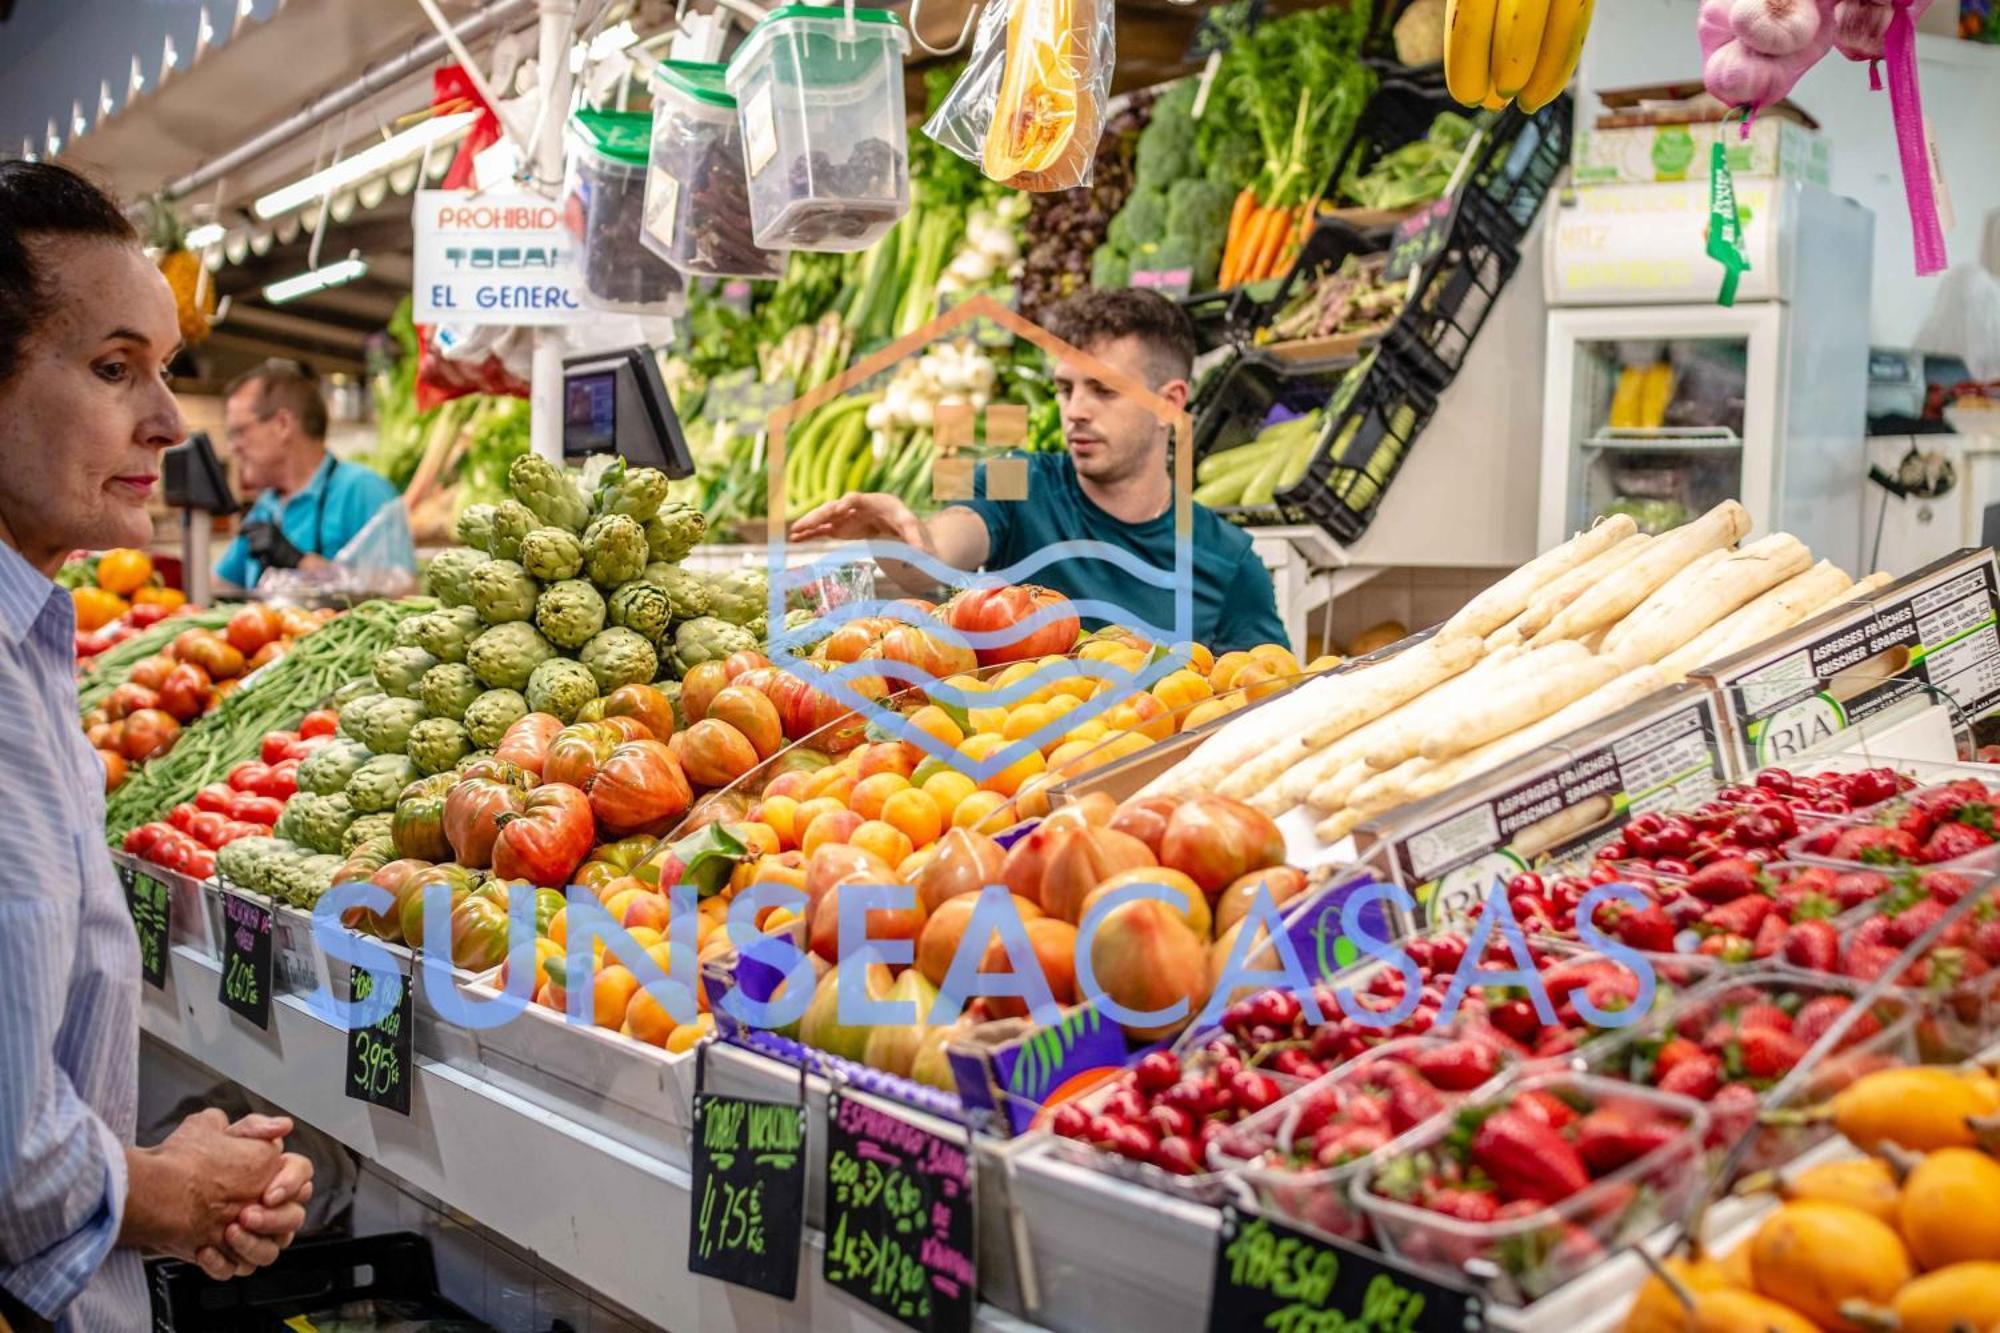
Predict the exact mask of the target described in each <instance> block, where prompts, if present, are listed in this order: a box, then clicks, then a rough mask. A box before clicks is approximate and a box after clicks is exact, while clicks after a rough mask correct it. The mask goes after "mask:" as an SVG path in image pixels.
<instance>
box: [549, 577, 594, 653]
mask: <svg viewBox="0 0 2000 1333" xmlns="http://www.w3.org/2000/svg"><path fill="white" fill-rule="evenodd" d="M535 624H536V625H538V626H539V627H540V628H541V631H542V633H544V634H546V635H548V636H549V642H550V643H553V644H555V645H556V646H557V647H559V648H581V647H583V645H584V644H586V643H589V642H590V639H591V636H592V635H594V634H596V633H597V632H598V631H599V630H601V629H603V628H604V597H603V595H602V594H600V593H599V592H598V591H597V589H595V588H593V587H591V586H590V584H588V583H586V582H584V581H583V580H582V579H564V580H563V581H562V582H561V583H557V584H552V585H551V586H550V587H549V590H548V591H547V592H545V593H543V594H542V600H541V601H539V602H537V603H536V604H535Z"/></svg>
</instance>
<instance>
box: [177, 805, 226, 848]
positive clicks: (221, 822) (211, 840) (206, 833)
mask: <svg viewBox="0 0 2000 1333" xmlns="http://www.w3.org/2000/svg"><path fill="white" fill-rule="evenodd" d="M228 824H229V816H228V815H225V814H218V813H217V812H216V811H213V810H203V811H202V812H201V813H199V814H197V815H195V816H194V817H193V818H191V819H189V820H188V826H187V834H188V836H189V837H190V838H193V839H194V840H195V841H196V842H198V843H200V844H201V845H202V846H204V847H213V846H215V840H216V839H217V838H219V837H221V836H222V830H223V829H224V828H225V827H227V826H228Z"/></svg>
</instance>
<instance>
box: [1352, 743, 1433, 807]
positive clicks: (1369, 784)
mask: <svg viewBox="0 0 2000 1333" xmlns="http://www.w3.org/2000/svg"><path fill="white" fill-rule="evenodd" d="M1435 767H1437V765H1436V764H1435V763H1433V762H1432V761H1431V760H1429V759H1425V758H1423V757H1422V756H1421V755H1420V756H1418V757H1417V758H1415V759H1405V760H1404V761H1403V762H1402V763H1400V764H1398V765H1396V766H1395V767H1394V768H1392V769H1390V770H1389V771H1388V772H1387V773H1377V774H1375V775H1374V776H1373V777H1371V778H1369V779H1368V781H1366V782H1364V783H1362V784H1361V785H1360V786H1358V787H1356V788H1355V789H1354V790H1353V791H1352V792H1350V793H1348V796H1347V801H1346V805H1347V807H1348V808H1349V809H1351V810H1359V811H1361V812H1362V813H1364V814H1373V813H1375V812H1376V811H1378V810H1393V809H1395V808H1396V807H1397V806H1399V805H1401V804H1402V803H1403V799H1404V798H1403V792H1404V790H1405V789H1406V788H1408V787H1409V785H1410V784H1411V783H1412V782H1415V781H1416V780H1417V779H1418V778H1419V777H1421V776H1422V775H1423V774H1424V773H1425V772H1426V771H1428V770H1429V769H1432V768H1435Z"/></svg>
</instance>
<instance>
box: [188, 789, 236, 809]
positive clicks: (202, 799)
mask: <svg viewBox="0 0 2000 1333" xmlns="http://www.w3.org/2000/svg"><path fill="white" fill-rule="evenodd" d="M194 808H195V809H197V810H213V811H215V813H217V814H218V815H227V814H231V813H233V812H234V811H235V809H236V789H235V788H234V787H231V786H230V785H229V784H228V783H226V782H211V783H209V784H208V785H207V786H206V787H203V788H202V789H201V790H200V791H198V792H196V793H195V794H194Z"/></svg>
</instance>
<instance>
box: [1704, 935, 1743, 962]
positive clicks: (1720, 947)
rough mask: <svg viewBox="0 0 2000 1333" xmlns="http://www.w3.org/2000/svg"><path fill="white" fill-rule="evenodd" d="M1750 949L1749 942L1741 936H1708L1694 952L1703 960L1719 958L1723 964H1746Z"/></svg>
mask: <svg viewBox="0 0 2000 1333" xmlns="http://www.w3.org/2000/svg"><path fill="white" fill-rule="evenodd" d="M1750 948H1751V944H1750V941H1749V940H1747V939H1745V938H1743V936H1741V935H1710V936H1709V937H1708V938H1707V939H1705V940H1703V941H1702V942H1701V947H1700V948H1699V949H1697V950H1695V952H1696V953H1699V954H1701V955H1702V956H1703V957H1705V958H1720V959H1721V960H1722V961H1723V962H1725V963H1747V962H1749V961H1750Z"/></svg>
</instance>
